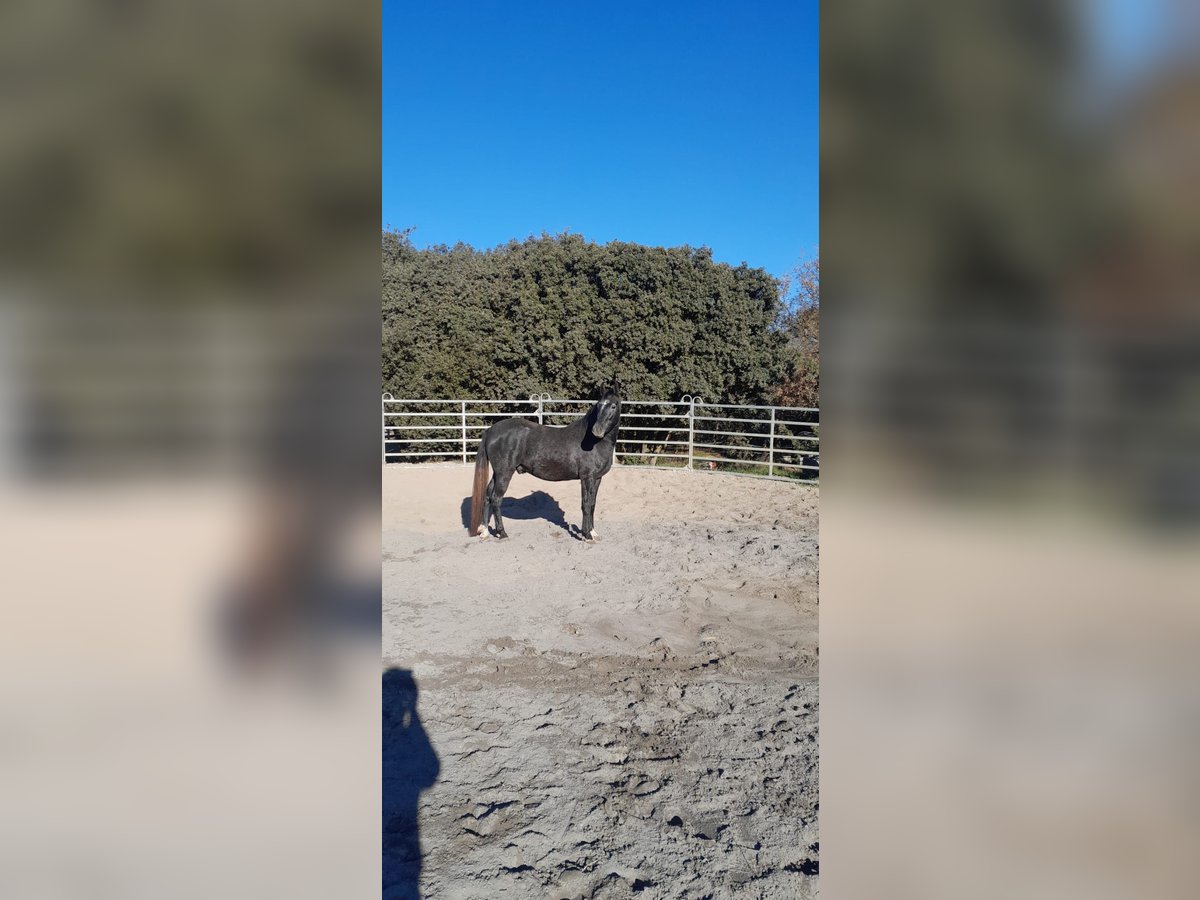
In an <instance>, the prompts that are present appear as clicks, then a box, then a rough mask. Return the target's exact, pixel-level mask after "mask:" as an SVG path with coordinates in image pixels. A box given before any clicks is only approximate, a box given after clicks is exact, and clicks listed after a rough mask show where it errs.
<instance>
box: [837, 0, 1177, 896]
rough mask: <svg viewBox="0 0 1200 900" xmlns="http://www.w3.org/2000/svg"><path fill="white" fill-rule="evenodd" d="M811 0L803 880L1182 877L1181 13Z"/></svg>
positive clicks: (1000, 882)
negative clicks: (814, 78)
mask: <svg viewBox="0 0 1200 900" xmlns="http://www.w3.org/2000/svg"><path fill="white" fill-rule="evenodd" d="M822 13H823V15H822V22H821V28H822V35H821V57H822V58H821V93H822V116H821V141H822V148H821V191H822V216H821V218H822V221H821V230H822V251H823V253H822V255H823V257H824V258H823V262H824V270H825V271H824V276H825V285H824V286H825V298H824V300H825V302H824V319H825V321H824V322H823V323H822V324H823V332H824V338H825V346H824V347H823V348H822V349H823V351H824V352H823V357H824V366H825V371H824V372H823V398H822V399H823V401H824V402H823V404H822V406H823V409H822V422H823V424H824V426H825V440H824V442H823V443H824V447H823V449H824V450H825V454H824V455H825V462H826V465H825V467H824V468H823V476H824V478H823V481H822V509H821V518H822V538H823V547H822V551H823V552H822V591H821V600H822V617H821V644H822V659H823V664H822V669H821V685H822V693H823V697H822V735H821V741H822V744H821V747H822V759H821V776H822V795H823V796H822V803H823V817H822V823H821V824H822V839H823V844H824V847H823V848H822V851H823V860H822V861H823V863H824V864H825V866H824V876H823V881H824V883H823V885H822V890H823V894H824V895H825V896H827V897H829V898H843V897H863V896H888V897H893V898H903V897H914V898H915V897H920V898H932V897H965V896H970V897H981V898H985V897H1012V896H1020V897H1028V898H1033V897H1046V898H1049V897H1088V898H1100V897H1131V896H1136V897H1150V896H1154V897H1190V896H1195V895H1196V894H1197V892H1198V891H1200V878H1198V876H1197V874H1196V871H1195V868H1194V866H1193V865H1192V864H1191V859H1192V858H1193V856H1194V852H1195V850H1196V848H1197V846H1200V793H1198V792H1197V788H1198V787H1200V782H1198V781H1197V769H1196V766H1195V760H1196V759H1197V758H1200V691H1198V690H1197V684H1200V681H1198V680H1197V675H1198V674H1200V671H1198V667H1200V663H1197V660H1198V659H1200V656H1198V655H1197V649H1200V648H1198V646H1197V644H1198V643H1200V628H1198V626H1200V604H1197V602H1196V600H1197V596H1198V595H1197V588H1196V585H1197V584H1200V581H1198V580H1197V575H1198V574H1200V572H1198V571H1197V570H1198V568H1200V554H1197V552H1196V548H1197V536H1198V535H1197V525H1198V524H1200V466H1198V462H1200V452H1198V451H1200V341H1198V338H1200V306H1198V304H1197V286H1198V282H1200V277H1198V276H1200V252H1198V251H1200V206H1198V205H1197V202H1196V199H1197V186H1198V185H1200V152H1198V151H1200V143H1198V142H1200V15H1198V12H1197V6H1196V4H1194V3H1186V2H1176V0H1148V2H1127V0H1097V2H1082V0H1081V2H1075V3H1042V2H1038V0H1015V2H1014V0H995V2H968V3H952V2H940V0H910V2H906V3H885V2H876V0H851V2H841V3H829V4H824V5H823V9H822Z"/></svg>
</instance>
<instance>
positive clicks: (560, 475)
mask: <svg viewBox="0 0 1200 900" xmlns="http://www.w3.org/2000/svg"><path fill="white" fill-rule="evenodd" d="M522 469H524V471H526V472H528V473H529V474H530V475H532V476H533V477H534V478H540V479H542V481H570V480H571V479H572V478H578V477H579V472H578V470H577V469H576V468H575V467H574V466H571V465H569V464H567V463H562V462H553V461H544V462H536V463H531V464H530V465H529V466H528V467H527V468H526V467H524V466H522V467H520V468H518V469H517V471H518V472H520V471H521V470H522Z"/></svg>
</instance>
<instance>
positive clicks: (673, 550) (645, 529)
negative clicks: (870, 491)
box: [383, 465, 819, 900]
mask: <svg viewBox="0 0 1200 900" xmlns="http://www.w3.org/2000/svg"><path fill="white" fill-rule="evenodd" d="M383 483H384V506H383V523H384V524H383V528H384V534H383V550H384V554H383V560H384V561H383V574H384V637H383V648H384V654H383V655H384V669H385V674H384V748H385V749H384V756H385V758H384V881H385V889H384V897H385V898H400V897H415V896H418V895H419V896H422V897H426V898H494V897H535V898H580V897H584V898H607V897H627V896H630V895H631V894H634V893H637V894H639V895H640V896H643V897H647V898H653V897H663V898H667V897H671V898H674V897H684V898H701V897H713V898H716V897H749V898H788V900H791V898H804V897H809V896H815V894H816V890H817V871H818V850H819V844H818V832H817V810H818V795H817V718H818V716H817V565H818V562H817V553H818V531H817V490H816V488H813V487H810V486H801V485H793V484H787V483H782V482H771V481H765V480H755V479H748V478H736V477H732V476H727V475H716V476H712V475H707V474H702V473H695V474H689V473H686V472H680V471H647V470H638V469H623V468H621V467H617V468H615V469H614V470H613V471H612V472H611V473H610V474H609V475H608V476H606V477H605V479H604V481H603V482H602V484H601V487H600V493H599V499H598V502H597V506H596V533H597V536H598V537H599V541H598V542H597V543H595V544H587V543H584V542H582V541H579V540H577V539H575V538H574V537H573V536H572V535H571V533H570V532H569V531H568V527H567V526H568V523H569V524H570V525H577V524H578V522H579V518H580V512H579V484H578V482H564V483H559V484H552V483H548V482H542V481H539V480H537V479H535V478H533V477H532V476H528V475H518V476H516V477H515V478H514V479H513V482H512V484H511V486H510V488H509V492H508V497H507V498H506V500H505V507H504V512H505V518H506V527H507V530H508V533H509V535H510V537H509V539H508V540H505V541H500V540H497V539H495V538H488V539H481V538H474V539H472V538H469V537H468V536H467V534H466V530H465V528H464V527H463V519H464V514H465V505H464V503H465V501H466V499H467V497H468V493H469V487H470V470H469V469H468V468H465V467H461V466H447V467H429V468H412V467H407V466H399V465H395V466H388V467H385V469H384V473H383ZM418 841H419V847H420V851H419V852H418V849H417V847H418ZM418 892H419V893H418Z"/></svg>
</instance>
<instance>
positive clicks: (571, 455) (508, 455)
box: [469, 385, 621, 542]
mask: <svg viewBox="0 0 1200 900" xmlns="http://www.w3.org/2000/svg"><path fill="white" fill-rule="evenodd" d="M619 390H620V389H619V387H618V386H616V385H614V386H612V387H606V388H604V389H603V391H602V392H601V394H600V399H599V400H597V401H596V403H595V404H594V405H593V406H592V408H591V409H589V410H588V412H587V415H585V416H582V417H581V418H579V419H577V420H576V421H574V422H572V423H571V424H570V425H566V426H559V427H555V426H552V425H539V424H537V423H536V422H530V421H529V420H528V419H504V420H503V421H500V422H497V423H496V424H495V425H493V426H492V427H491V428H489V429H488V430H487V431H485V432H484V433H483V439H482V440H481V441H480V442H479V452H478V453H476V454H475V482H474V488H473V490H472V492H471V527H470V529H469V530H470V534H471V537H476V536H477V535H478V534H479V527H480V524H481V523H482V522H484V521H485V520H487V519H489V518H492V517H494V518H495V520H496V536H497V537H499V538H506V537H508V534H507V533H506V532H505V530H504V519H502V518H501V516H500V504H501V502H502V501H503V499H504V492H505V491H506V490H508V482H509V479H511V478H512V476H513V473H514V472H518V473H520V474H522V475H523V474H525V473H529V474H530V475H533V476H534V477H535V478H540V479H542V480H543V481H575V480H578V481H580V482H581V487H582V493H583V524H582V526H581V527H580V529H579V530H580V533H581V534H582V536H583V539H584V540H586V541H588V542H592V541H594V540H595V535H594V533H593V531H594V530H593V521H592V516H593V513H594V512H595V509H596V492H597V491H598V490H599V489H600V479H601V478H603V477H604V476H605V475H606V474H607V473H608V470H609V469H611V468H612V464H613V453H614V452H615V450H616V446H617V430H618V428H619V427H620V422H621V397H620V395H619V393H618V392H619ZM489 465H490V466H491V469H492V479H491V481H490V482H489V481H488V467H489Z"/></svg>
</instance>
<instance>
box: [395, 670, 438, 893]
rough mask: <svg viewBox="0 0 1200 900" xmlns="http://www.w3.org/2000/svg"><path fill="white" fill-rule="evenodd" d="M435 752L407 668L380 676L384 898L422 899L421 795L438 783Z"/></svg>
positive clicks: (410, 674)
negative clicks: (419, 812)
mask: <svg viewBox="0 0 1200 900" xmlns="http://www.w3.org/2000/svg"><path fill="white" fill-rule="evenodd" d="M440 768H441V766H440V764H439V762H438V758H437V754H436V753H435V752H434V750H433V745H432V744H431V743H430V742H429V737H428V735H426V734H425V729H424V728H423V727H422V726H421V718H420V716H418V715H417V682H416V680H415V679H414V678H413V674H412V672H410V671H409V670H408V669H388V670H387V671H386V672H384V673H383V897H384V900H419V898H420V896H421V832H420V824H419V822H418V809H419V804H418V801H419V799H420V796H421V791H423V790H426V789H427V788H429V787H430V786H431V785H432V784H433V783H434V782H435V781H437V777H438V772H439V771H440Z"/></svg>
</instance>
